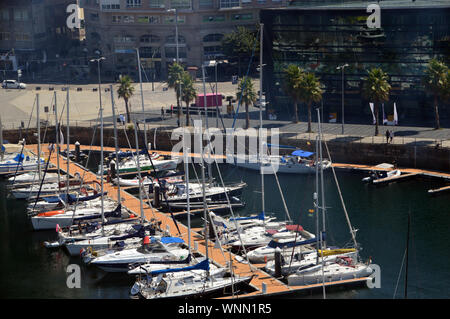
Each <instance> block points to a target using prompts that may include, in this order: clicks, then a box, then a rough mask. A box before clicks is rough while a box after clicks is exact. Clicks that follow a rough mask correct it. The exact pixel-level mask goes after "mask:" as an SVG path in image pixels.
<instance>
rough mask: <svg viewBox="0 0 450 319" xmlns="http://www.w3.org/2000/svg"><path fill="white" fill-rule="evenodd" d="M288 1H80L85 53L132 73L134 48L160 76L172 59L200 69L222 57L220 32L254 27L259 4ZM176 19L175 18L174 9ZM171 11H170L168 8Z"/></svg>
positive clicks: (154, 72)
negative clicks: (100, 56) (86, 51)
mask: <svg viewBox="0 0 450 319" xmlns="http://www.w3.org/2000/svg"><path fill="white" fill-rule="evenodd" d="M288 2H289V1H287V0H83V1H81V6H82V7H83V9H84V12H85V21H86V39H87V43H88V48H89V53H90V54H95V52H100V53H101V54H102V55H103V56H105V57H106V60H105V61H104V64H103V65H104V67H105V68H106V69H108V68H109V69H110V70H112V71H113V72H119V73H120V72H128V73H131V74H132V75H135V74H136V68H137V62H136V61H137V59H136V48H139V53H140V57H141V60H142V65H143V66H144V69H147V68H148V69H149V71H150V72H152V73H153V74H155V76H156V78H164V77H165V76H166V70H167V68H168V65H169V64H171V63H173V62H174V61H175V60H176V50H177V45H176V37H175V33H176V27H177V29H178V55H179V61H180V62H181V63H183V64H184V65H186V66H187V67H200V66H201V64H202V63H203V62H204V61H207V60H213V59H216V58H220V57H221V56H222V50H221V40H222V38H223V36H224V35H225V34H227V33H230V32H232V31H234V30H235V28H236V26H240V25H242V26H246V27H250V28H256V26H257V24H258V23H259V12H260V10H261V8H267V7H284V6H286V5H287V3H288ZM173 9H176V16H177V21H178V23H177V24H176V21H175V12H174V11H175V10H173ZM168 10H170V11H168Z"/></svg>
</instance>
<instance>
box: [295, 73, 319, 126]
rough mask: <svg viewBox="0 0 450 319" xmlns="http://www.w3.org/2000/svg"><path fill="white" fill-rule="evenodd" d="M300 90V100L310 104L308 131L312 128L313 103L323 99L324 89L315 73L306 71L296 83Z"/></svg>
mask: <svg viewBox="0 0 450 319" xmlns="http://www.w3.org/2000/svg"><path fill="white" fill-rule="evenodd" d="M294 88H296V89H298V90H299V97H300V101H302V102H304V103H306V105H307V106H308V131H307V132H308V133H309V132H312V130H311V104H312V103H313V102H314V103H317V102H319V101H321V100H322V93H323V91H322V89H321V88H320V81H319V79H318V78H316V76H315V75H314V74H313V73H310V72H308V73H304V74H303V76H302V77H301V78H300V80H299V81H298V82H297V83H296V84H295V85H294Z"/></svg>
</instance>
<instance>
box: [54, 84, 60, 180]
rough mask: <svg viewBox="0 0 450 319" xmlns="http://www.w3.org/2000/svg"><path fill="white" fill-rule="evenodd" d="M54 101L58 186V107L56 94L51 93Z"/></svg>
mask: <svg viewBox="0 0 450 319" xmlns="http://www.w3.org/2000/svg"><path fill="white" fill-rule="evenodd" d="M53 96H54V99H55V105H54V111H55V134H56V168H57V169H58V185H60V183H61V176H60V173H59V172H60V171H59V125H58V106H57V101H56V92H53Z"/></svg>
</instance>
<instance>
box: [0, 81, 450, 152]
mask: <svg viewBox="0 0 450 319" xmlns="http://www.w3.org/2000/svg"><path fill="white" fill-rule="evenodd" d="M195 85H196V88H197V92H203V84H202V82H201V81H197V82H196V83H195ZM212 85H214V83H206V91H207V93H210V92H212ZM134 86H135V94H134V95H133V97H132V98H131V99H130V101H129V103H130V105H131V106H130V107H131V111H132V112H135V114H134V115H133V117H137V118H139V119H140V120H142V119H143V118H145V119H146V122H147V124H148V126H149V127H150V128H171V127H173V128H175V127H177V115H176V114H175V113H174V114H173V115H172V116H171V114H170V113H167V111H168V110H170V107H171V105H173V106H174V110H175V111H176V98H175V93H174V91H173V89H166V88H167V84H165V83H164V82H155V83H154V84H152V83H143V92H144V110H145V116H143V114H142V102H141V94H140V92H141V91H140V86H139V83H135V84H134ZM36 87H40V90H36ZM109 87H110V84H102V90H101V95H102V104H103V107H104V113H103V114H104V119H105V123H106V125H108V123H109V125H110V124H111V116H112V108H111V93H110V92H107V91H106V92H105V88H109ZM254 87H255V89H256V90H258V88H259V82H258V80H254ZM49 88H53V90H49ZM79 88H81V91H79ZM97 88H98V84H95V83H93V84H86V85H73V86H71V87H70V89H69V90H70V91H69V93H70V94H69V100H70V104H69V105H70V122H71V125H76V126H94V125H97V124H98V115H99V112H98V111H99V94H98V91H94V90H93V89H97ZM218 88H219V89H218V91H219V92H220V93H222V94H223V95H224V96H233V97H235V95H236V90H237V85H233V84H231V82H219V83H218ZM62 89H63V86H62V85H52V84H29V85H28V87H27V89H26V90H12V89H10V90H5V89H1V90H0V115H1V118H2V123H3V129H12V128H18V127H20V125H21V122H23V124H24V127H25V128H26V127H35V126H36V117H35V116H36V111H35V109H34V111H33V116H31V119H30V113H31V111H32V110H33V107H34V103H35V100H36V93H39V104H40V118H41V120H49V122H50V124H53V123H54V116H53V115H52V114H51V107H50V106H51V105H52V104H53V95H54V92H56V96H57V102H58V111H59V112H61V111H62V110H63V108H64V107H65V104H66V92H65V91H63V90H62ZM116 91H117V84H113V92H114V100H115V104H116V113H118V114H120V113H122V114H125V104H124V101H123V100H122V99H118V97H117V92H116ZM223 102H224V103H227V102H226V101H225V100H224V101H223ZM183 106H184V103H183ZM45 107H47V108H48V110H49V113H45ZM161 108H164V110H165V111H166V113H165V116H164V119H162V118H161ZM222 112H226V107H225V106H224V107H223V109H222ZM250 118H251V120H250V125H251V126H252V127H255V128H256V127H258V126H259V109H258V108H256V107H253V106H252V107H250ZM315 118H316V116H315V114H314V113H313V121H315ZM196 119H201V115H196V114H192V115H191V121H193V120H196ZM62 120H63V123H65V121H66V115H65V111H64V112H63V115H62ZM368 120H370V119H368ZM181 123H182V125H184V123H185V115H182V118H181ZM217 123H218V124H219V128H223V127H227V128H231V127H232V126H233V124H234V127H235V128H238V127H244V126H245V108H244V106H241V107H240V109H239V112H238V114H237V116H236V118H234V117H233V116H230V115H224V117H223V119H222V120H221V119H216V117H215V116H212V117H209V118H208V125H209V127H216V126H217ZM263 125H264V127H265V128H268V129H275V128H276V129H278V130H279V131H280V132H281V133H282V134H284V135H285V136H288V137H290V138H298V139H305V138H307V139H314V136H315V135H314V134H308V133H305V132H306V130H307V123H306V122H304V121H302V122H299V123H297V124H294V123H292V122H291V121H282V120H264V122H263ZM312 127H313V131H314V132H317V130H318V129H317V123H313V124H312ZM322 129H323V133H324V134H325V138H326V139H328V140H341V141H344V142H369V143H370V142H372V143H385V142H386V138H385V136H384V134H385V132H386V130H387V129H389V130H391V131H393V132H394V140H393V143H396V144H398V143H399V144H411V143H413V144H415V145H430V146H435V145H439V146H440V147H450V129H449V128H443V129H440V130H435V129H434V128H432V127H412V126H383V125H381V126H380V127H379V132H380V136H377V137H374V136H373V135H374V131H375V128H374V126H373V125H370V124H369V123H368V124H367V125H364V124H344V134H343V135H342V124H341V123H323V126H322Z"/></svg>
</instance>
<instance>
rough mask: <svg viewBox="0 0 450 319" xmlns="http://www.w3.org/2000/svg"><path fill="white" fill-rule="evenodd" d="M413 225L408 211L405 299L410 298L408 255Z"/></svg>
mask: <svg viewBox="0 0 450 319" xmlns="http://www.w3.org/2000/svg"><path fill="white" fill-rule="evenodd" d="M410 225H411V212H408V231H407V236H406V257H405V258H406V267H405V299H408V255H409V232H410Z"/></svg>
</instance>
